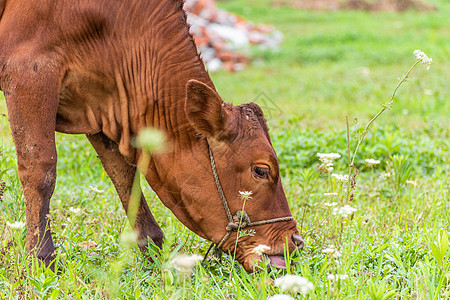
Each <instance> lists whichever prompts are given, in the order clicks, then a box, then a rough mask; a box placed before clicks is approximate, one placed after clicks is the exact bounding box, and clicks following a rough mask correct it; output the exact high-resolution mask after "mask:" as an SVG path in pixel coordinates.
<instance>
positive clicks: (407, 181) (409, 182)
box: [406, 180, 417, 186]
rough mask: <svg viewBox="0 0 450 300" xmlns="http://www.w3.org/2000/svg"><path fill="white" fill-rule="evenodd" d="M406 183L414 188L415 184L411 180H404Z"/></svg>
mask: <svg viewBox="0 0 450 300" xmlns="http://www.w3.org/2000/svg"><path fill="white" fill-rule="evenodd" d="M406 183H407V184H410V185H412V186H416V184H417V183H416V182H415V181H413V180H406Z"/></svg>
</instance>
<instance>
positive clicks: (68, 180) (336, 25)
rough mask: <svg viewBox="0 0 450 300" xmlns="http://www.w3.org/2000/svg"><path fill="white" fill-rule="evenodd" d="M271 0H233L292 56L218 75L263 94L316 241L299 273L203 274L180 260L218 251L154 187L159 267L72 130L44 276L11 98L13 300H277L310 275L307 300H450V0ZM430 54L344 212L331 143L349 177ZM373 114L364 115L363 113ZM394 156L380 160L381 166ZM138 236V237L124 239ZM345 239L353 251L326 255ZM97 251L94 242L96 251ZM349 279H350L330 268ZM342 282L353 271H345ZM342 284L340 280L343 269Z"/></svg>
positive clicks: (234, 90)
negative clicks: (375, 0) (324, 166)
mask: <svg viewBox="0 0 450 300" xmlns="http://www.w3.org/2000/svg"><path fill="white" fill-rule="evenodd" d="M270 2H271V1H268V0H264V1H261V0H258V1H257V0H247V1H242V0H241V1H238V0H230V1H223V2H220V3H219V5H220V6H221V7H223V8H225V9H227V10H230V11H232V12H235V13H237V14H239V15H242V16H244V17H245V18H246V19H249V20H252V21H254V22H255V23H267V24H273V25H275V27H276V28H278V29H279V30H280V31H282V32H283V34H284V43H283V44H282V47H281V48H280V50H279V51H277V52H273V51H272V52H270V51H263V50H258V49H253V50H252V52H253V55H254V56H255V57H256V58H255V60H254V63H253V64H251V65H250V66H249V67H247V68H246V69H245V70H244V71H242V72H239V73H226V72H224V71H220V72H217V73H214V74H212V77H213V80H214V82H215V84H216V87H217V89H218V91H219V93H220V94H221V95H222V97H223V98H224V99H225V100H226V101H229V102H233V103H240V102H247V101H256V102H257V103H259V104H260V105H261V106H262V107H263V108H264V110H265V112H266V117H267V119H268V123H269V125H270V128H271V136H272V142H273V144H274V147H275V149H276V151H277V154H278V156H279V161H280V166H281V169H282V176H283V184H284V187H285V191H286V194H287V198H288V201H289V204H290V206H291V210H292V213H293V215H294V217H295V218H296V220H297V221H298V223H299V230H301V232H302V236H303V237H304V238H305V242H306V246H305V248H304V249H303V250H301V251H299V252H295V253H293V255H292V257H291V260H292V262H293V264H291V265H290V266H289V269H288V270H287V271H277V270H266V269H264V270H263V271H260V272H257V273H254V274H247V273H246V272H245V271H243V270H242V269H241V267H240V266H239V265H238V264H237V263H234V262H233V260H232V258H231V257H229V256H224V258H223V260H222V263H219V262H217V261H213V260H211V261H209V262H207V263H204V264H201V265H199V266H197V267H196V268H195V270H194V273H193V274H192V276H184V275H182V274H179V273H178V272H177V271H176V270H175V269H174V267H173V265H172V264H171V263H170V261H171V259H172V258H173V256H174V255H176V254H177V253H187V254H200V255H202V254H204V253H205V252H206V249H207V247H208V246H209V244H208V243H207V241H205V240H203V239H201V238H199V237H198V236H197V235H195V234H194V233H192V232H190V231H189V230H187V229H186V228H185V227H184V226H183V225H182V224H181V223H180V222H179V221H178V220H177V219H176V218H175V217H174V216H173V215H172V213H171V212H170V211H169V210H168V209H167V208H165V207H164V206H163V205H162V203H161V202H160V201H159V200H158V199H157V197H156V195H155V194H154V193H153V192H152V191H151V190H150V188H149V187H148V186H146V188H145V191H144V192H145V194H146V197H147V200H148V202H149V206H150V208H151V209H152V212H153V214H154V216H155V217H156V219H157V220H158V221H159V224H160V225H161V227H162V228H163V231H164V233H165V235H166V243H165V245H164V249H162V252H161V256H160V258H159V260H157V261H155V262H154V263H150V262H148V261H147V260H146V259H145V258H144V257H143V256H142V255H141V254H140V252H139V250H138V248H137V247H136V246H135V245H134V244H130V243H129V242H127V239H126V234H122V233H123V232H125V233H126V232H127V231H128V230H129V224H128V221H127V219H126V216H125V214H124V212H123V210H122V207H121V205H120V203H119V200H118V197H117V195H116V193H115V190H114V188H113V186H112V184H111V182H110V181H109V179H108V178H107V176H106V175H105V173H104V171H103V169H102V167H101V164H100V162H99V161H98V159H97V158H96V154H95V153H94V151H93V149H92V148H91V146H90V144H89V143H88V142H87V140H86V139H85V138H84V136H68V135H61V134H57V147H58V181H57V185H56V190H55V193H54V196H53V201H52V204H51V214H52V218H53V220H54V221H53V223H52V230H53V237H54V241H55V244H56V246H57V261H58V266H59V267H60V269H61V272H60V274H59V275H55V274H53V273H52V272H50V271H48V270H47V271H45V272H42V271H39V270H38V271H35V270H33V271H30V270H29V268H28V265H29V263H30V258H27V256H26V251H25V230H24V228H19V229H14V228H11V227H10V226H7V222H9V223H13V222H15V221H23V222H24V221H25V206H24V198H23V196H22V192H21V186H20V183H19V180H18V177H17V168H16V162H15V152H14V146H13V143H12V139H11V135H10V130H9V126H8V122H7V112H6V107H5V102H4V101H3V98H2V101H0V113H1V115H0V129H1V131H0V134H1V148H0V151H1V154H2V155H1V156H0V167H1V171H0V175H1V179H2V180H4V182H5V183H6V187H5V191H4V195H3V198H2V200H1V201H0V299H17V298H18V299H41V298H42V299H64V298H67V299H100V298H113V299H230V298H235V299H267V298H268V297H270V296H272V295H275V294H278V293H288V292H283V291H281V290H280V289H279V287H276V286H275V285H274V279H275V278H277V277H279V276H281V275H284V274H286V273H291V274H296V275H300V276H303V277H305V278H307V279H308V280H309V281H310V282H311V283H312V284H313V285H314V286H315V289H314V290H313V291H311V292H310V293H309V294H307V295H306V296H304V295H302V294H301V293H299V294H296V295H294V294H292V293H291V296H293V297H296V298H297V299H303V298H311V299H410V298H411V299H450V250H448V232H450V224H449V220H450V196H449V182H450V178H449V177H450V176H449V174H450V158H449V157H450V150H449V148H450V122H449V118H450V104H449V100H450V89H449V86H450V85H449V83H448V82H449V77H448V74H449V70H450V42H449V41H450V36H449V29H450V20H449V18H448V16H449V15H450V3H449V2H448V1H447V0H435V1H429V2H431V3H434V4H435V5H437V6H438V8H439V11H438V12H432V13H419V12H405V13H364V12H346V11H341V12H307V11H299V10H295V9H292V8H289V7H271V6H270ZM416 49H421V50H423V51H424V52H425V53H427V54H428V55H429V56H430V57H432V58H433V63H432V65H431V68H430V70H429V71H427V70H426V67H425V66H424V65H422V64H421V65H418V66H417V67H416V69H415V70H414V71H413V74H412V75H411V76H410V79H409V80H408V81H407V82H406V83H405V84H404V85H403V86H401V88H400V90H399V92H398V96H397V97H396V98H395V102H394V105H393V107H392V109H391V110H388V111H386V112H385V113H384V114H383V115H381V117H380V118H379V119H378V120H377V121H376V122H375V124H374V126H373V127H372V128H371V129H370V130H369V132H368V134H367V136H366V139H365V140H364V142H363V143H362V146H361V149H360V151H359V152H358V156H357V158H356V160H355V165H356V167H357V168H358V170H359V171H360V173H359V175H358V176H357V179H356V180H357V181H356V182H357V186H356V190H355V195H354V199H353V201H351V202H346V201H344V202H340V203H339V206H342V205H343V204H349V205H351V206H352V207H354V208H356V209H357V210H356V212H354V214H353V215H351V216H349V217H346V218H344V217H340V216H339V215H334V214H333V207H332V206H328V205H332V204H331V203H333V202H338V201H337V200H336V198H333V197H336V196H325V195H324V193H331V192H337V191H339V190H340V185H339V184H338V182H336V180H335V179H333V178H331V177H330V176H327V175H321V176H319V174H318V172H317V170H316V166H317V165H318V164H320V162H319V160H318V157H317V156H316V154H317V153H318V152H322V153H330V152H337V153H340V154H341V156H342V157H341V158H340V159H338V160H336V161H335V165H334V168H335V169H334V171H333V172H334V173H340V174H346V173H347V170H348V159H347V142H346V129H345V128H346V123H345V117H346V116H348V117H349V119H350V129H351V133H350V136H351V139H350V140H351V149H355V146H356V142H357V137H358V134H359V133H358V132H360V131H361V129H362V128H363V126H364V125H365V124H366V123H367V122H368V121H369V120H370V117H371V116H373V115H374V114H375V113H376V112H377V111H378V110H379V109H380V108H381V105H382V104H383V103H385V102H386V101H387V100H388V99H389V97H390V95H391V94H392V90H393V89H394V87H395V85H396V84H397V82H398V78H399V77H400V76H401V75H402V74H403V73H405V72H406V71H407V70H408V68H409V67H410V66H411V65H412V64H413V63H414V62H415V57H414V55H413V51H414V50H416ZM355 119H357V122H355ZM369 158H373V159H377V160H380V164H377V165H374V166H369V165H367V164H366V163H365V159H369ZM124 237H125V238H124ZM330 245H332V246H334V247H335V248H336V249H337V250H338V251H339V253H340V254H341V255H340V257H338V258H332V257H331V256H330V255H328V254H326V253H324V252H323V250H324V249H326V248H329V247H330ZM86 248H87V249H86ZM330 274H331V275H334V276H330ZM335 275H346V276H340V277H339V276H338V277H339V279H338V280H336V276H335ZM332 277H333V278H332Z"/></svg>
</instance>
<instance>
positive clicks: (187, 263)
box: [171, 254, 203, 274]
mask: <svg viewBox="0 0 450 300" xmlns="http://www.w3.org/2000/svg"><path fill="white" fill-rule="evenodd" d="M202 260H203V257H202V256H201V255H198V254H195V255H185V254H181V255H177V256H176V257H174V258H173V259H172V261H171V262H172V264H173V265H174V267H175V269H176V270H177V271H179V272H180V273H185V274H190V273H191V272H192V269H193V268H194V266H195V265H196V264H197V263H198V262H200V261H202Z"/></svg>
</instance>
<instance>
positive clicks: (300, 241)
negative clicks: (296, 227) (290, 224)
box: [292, 234, 305, 248]
mask: <svg viewBox="0 0 450 300" xmlns="http://www.w3.org/2000/svg"><path fill="white" fill-rule="evenodd" d="M292 241H293V242H294V244H295V245H296V246H297V248H303V246H305V241H304V240H303V239H302V237H301V236H300V235H298V234H293V235H292Z"/></svg>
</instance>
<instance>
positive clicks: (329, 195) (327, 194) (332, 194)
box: [323, 193, 338, 197]
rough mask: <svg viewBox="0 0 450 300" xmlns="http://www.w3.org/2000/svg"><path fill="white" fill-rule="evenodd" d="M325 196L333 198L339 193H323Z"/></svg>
mask: <svg viewBox="0 0 450 300" xmlns="http://www.w3.org/2000/svg"><path fill="white" fill-rule="evenodd" d="M323 195H324V196H328V197H331V196H337V195H338V193H323Z"/></svg>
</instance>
